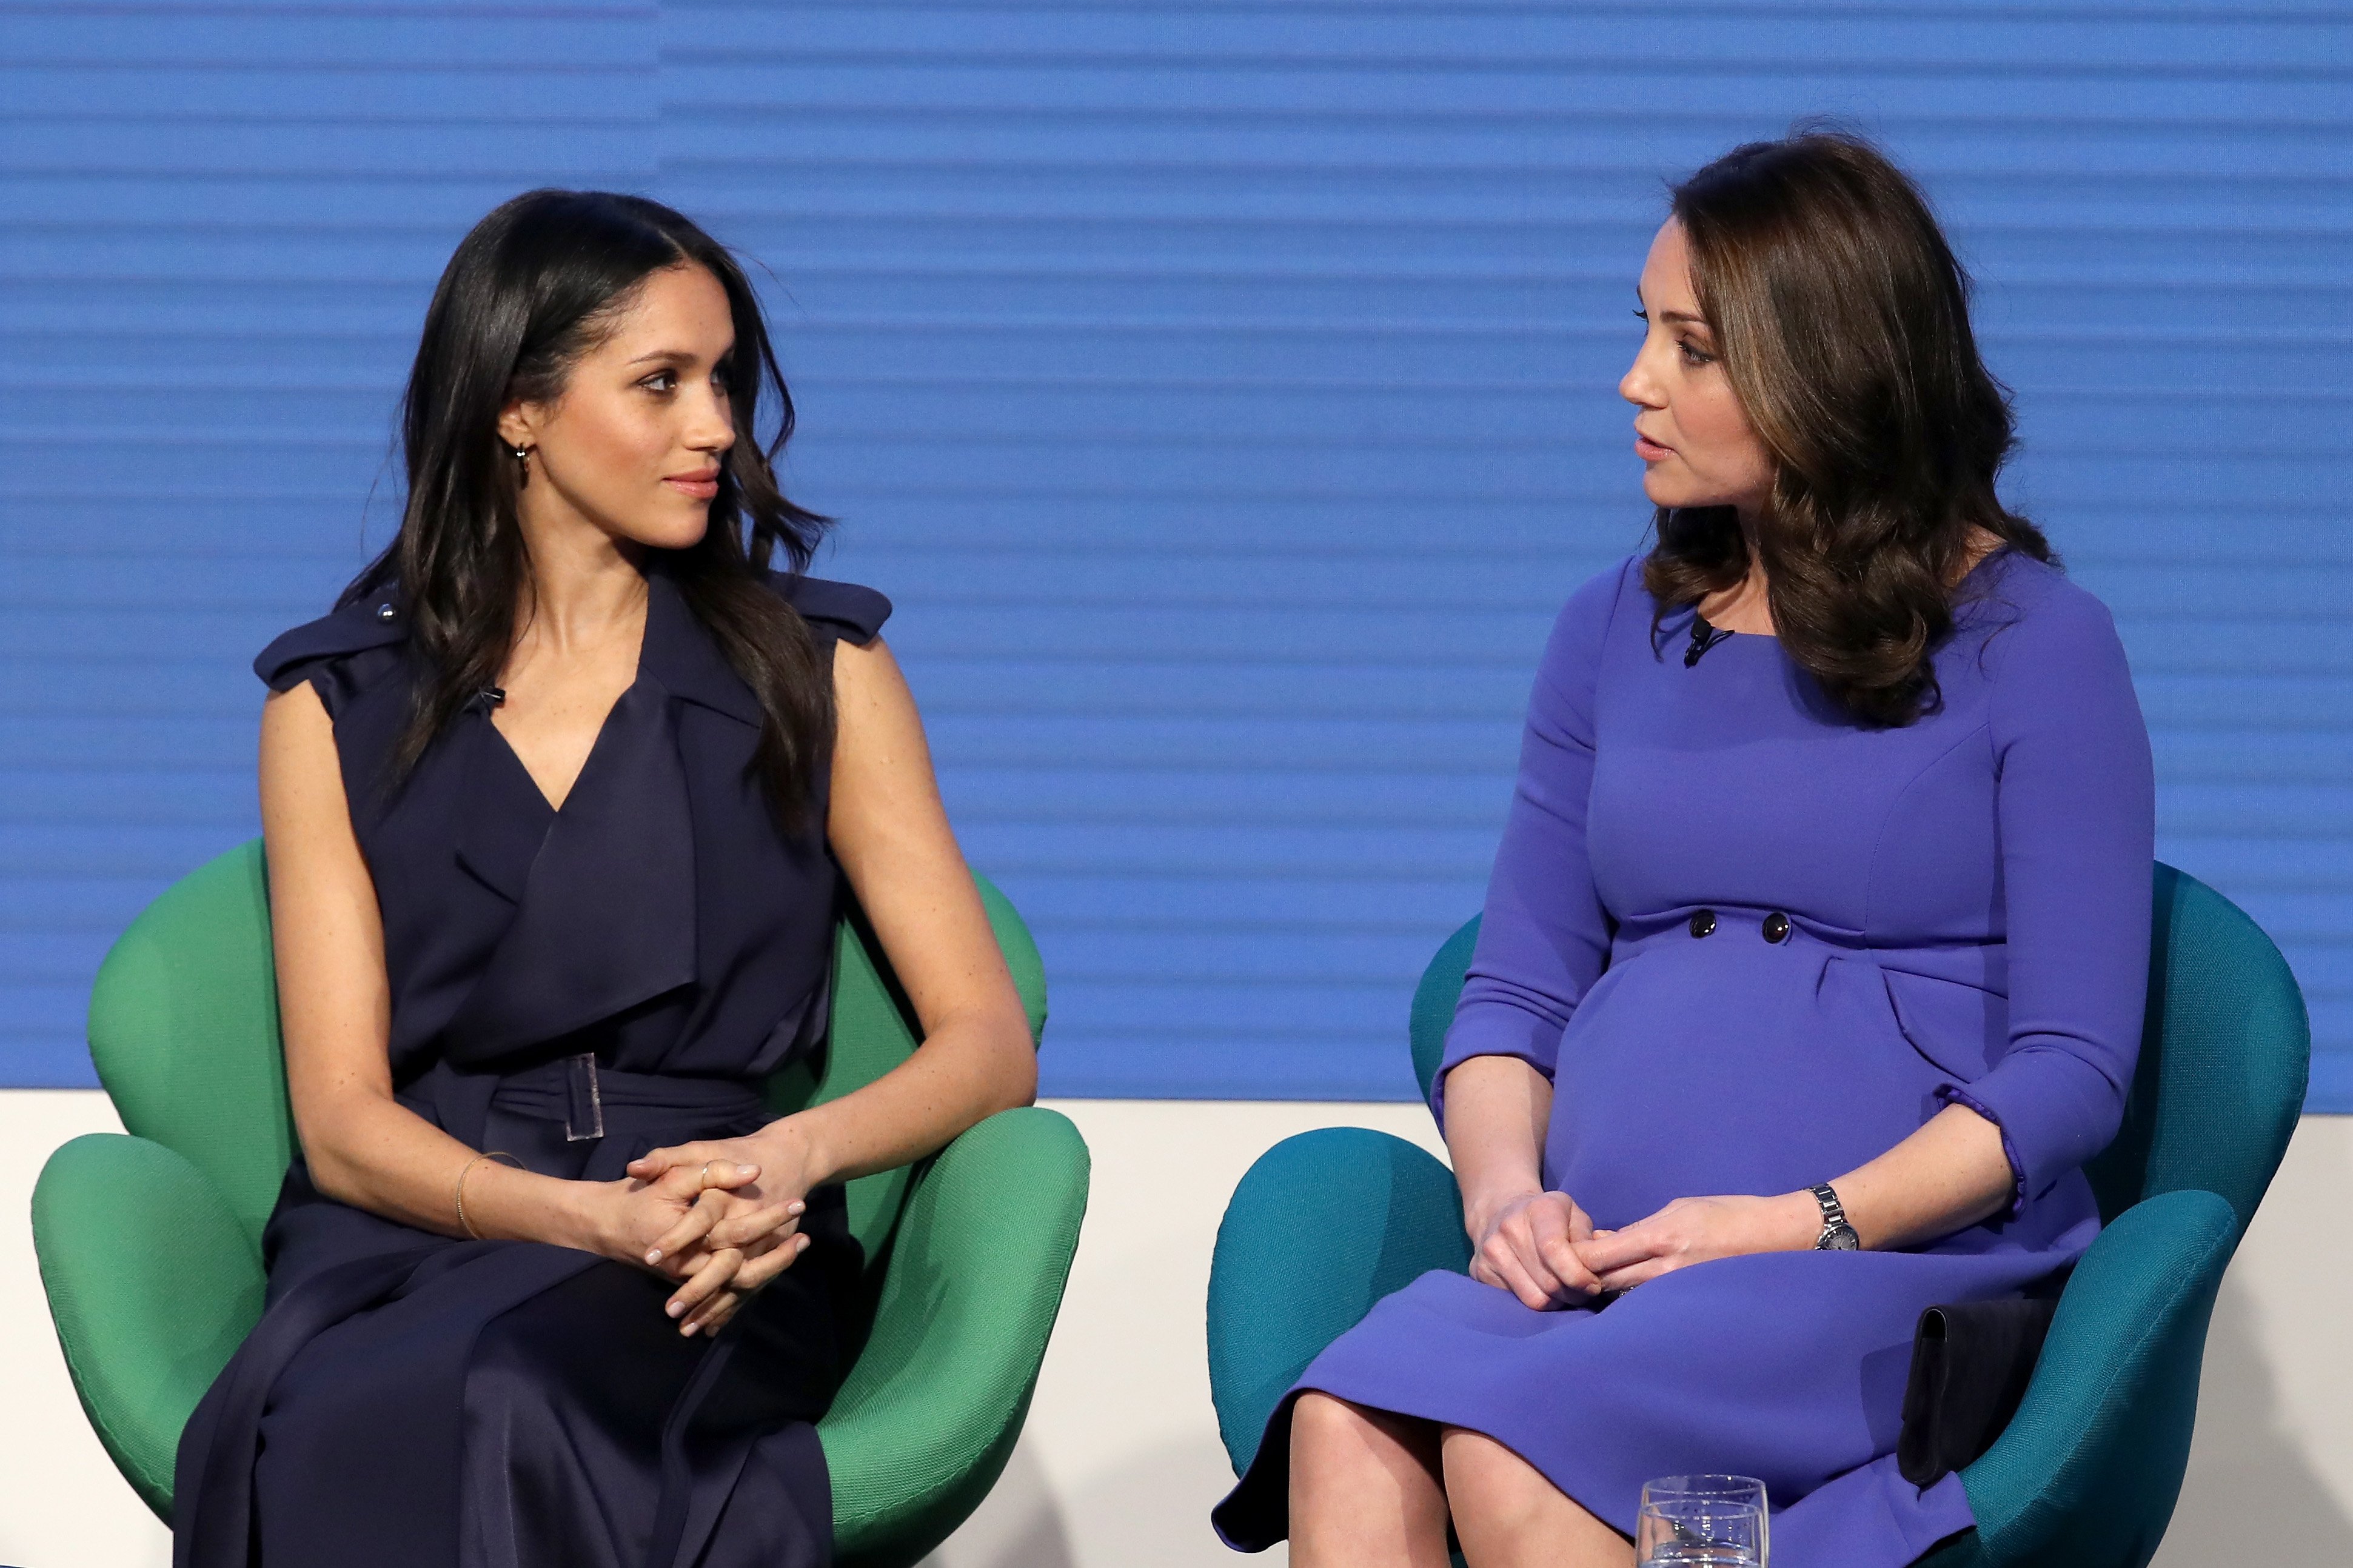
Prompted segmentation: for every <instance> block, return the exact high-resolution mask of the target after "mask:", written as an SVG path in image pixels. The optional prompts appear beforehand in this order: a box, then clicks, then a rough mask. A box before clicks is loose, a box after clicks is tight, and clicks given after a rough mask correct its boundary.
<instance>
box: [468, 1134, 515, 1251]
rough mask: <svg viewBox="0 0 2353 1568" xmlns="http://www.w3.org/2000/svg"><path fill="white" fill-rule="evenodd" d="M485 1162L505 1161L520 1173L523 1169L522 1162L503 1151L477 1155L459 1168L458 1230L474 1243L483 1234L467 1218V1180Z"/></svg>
mask: <svg viewBox="0 0 2353 1568" xmlns="http://www.w3.org/2000/svg"><path fill="white" fill-rule="evenodd" d="M485 1160H504V1161H506V1162H507V1163H509V1164H511V1165H512V1166H513V1167H514V1168H515V1169H516V1170H518V1171H520V1170H522V1161H521V1160H519V1159H517V1158H516V1157H515V1156H514V1155H512V1154H510V1153H508V1152H506V1151H505V1150H503V1149H492V1150H491V1151H490V1152H488V1153H485V1154H477V1155H475V1156H474V1157H473V1158H472V1159H470V1160H469V1161H467V1162H466V1163H465V1164H464V1165H462V1166H460V1167H459V1171H458V1228H459V1230H462V1231H464V1232H465V1233H466V1236H467V1238H468V1239H469V1240H472V1241H480V1240H481V1239H482V1233H481V1232H480V1231H478V1230H476V1229H475V1228H474V1222H473V1221H472V1220H470V1219H468V1218H467V1217H466V1178H467V1177H468V1176H470V1175H472V1174H473V1173H474V1167H475V1166H477V1165H479V1164H480V1163H482V1162H483V1161H485Z"/></svg>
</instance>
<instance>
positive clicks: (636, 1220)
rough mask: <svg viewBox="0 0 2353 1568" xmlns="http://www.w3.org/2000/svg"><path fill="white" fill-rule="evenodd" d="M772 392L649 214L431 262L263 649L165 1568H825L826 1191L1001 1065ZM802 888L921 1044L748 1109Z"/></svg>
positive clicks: (486, 238) (631, 205)
mask: <svg viewBox="0 0 2353 1568" xmlns="http://www.w3.org/2000/svg"><path fill="white" fill-rule="evenodd" d="M771 389H773V391H774V392H775V394H776V396H777V397H778V398H779V400H780V403H781V407H780V409H779V414H778V416H776V418H775V419H774V420H772V421H770V422H767V425H768V428H769V429H771V430H772V431H773V432H774V434H773V437H772V438H771V439H770V440H768V441H767V443H766V444H765V446H764V445H763V443H762V442H761V440H760V439H759V438H758V430H759V428H760V426H761V424H762V422H761V421H759V420H758V419H757V418H756V417H755V416H757V414H758V412H759V404H760V400H761V398H762V397H763V395H764V394H765V393H766V392H768V391H769V390H771ZM783 395H784V387H783V384H782V382H781V381H780V380H779V379H778V378H777V375H776V362H775V359H774V357H773V355H772V354H771V353H770V352H769V348H768V342H767V337H766V334H765V330H764V328H763V326H762V322H761V320H760V312H759V308H758V305H757V303H756V301H755V300H754V297H753V294H752V291H751V289H750V287H749V285H748V284H747V283H746V282H745V280H744V276H743V274H742V272H741V271H740V270H739V269H738V268H737V267H736V265H735V263H734V262H733V259H732V258H729V256H728V255H727V253H726V251H725V250H724V249H723V248H722V247H720V246H718V245H717V244H716V243H714V242H713V241H712V239H711V238H710V237H708V236H707V235H705V234H703V233H702V230H700V229H698V228H697V227H695V226H694V225H692V224H691V223H689V222H688V221H687V220H686V219H685V218H683V217H681V216H679V215H678V214H677V213H675V212H672V211H670V209H669V208H667V207H663V206H659V205H656V204H654V203H652V202H649V201H644V200H640V199H638V198H636V197H630V196H616V195H600V194H596V193H582V192H565V191H538V192H533V193H532V194H530V195H524V196H520V197H517V198H516V199H515V200H513V201H512V202H510V203H508V204H507V205H504V206H502V207H501V208H500V209H499V210H498V211H496V212H494V213H492V214H491V216H489V217H487V218H485V219H483V220H482V222H481V223H480V225H479V226H477V227H476V228H475V229H474V231H473V232H472V233H471V234H470V235H469V236H468V237H467V238H466V240H465V241H464V243H463V244H462V245H460V246H459V248H458V252H457V254H456V256H455V257H453V258H452V259H451V260H450V263H449V266H448V270H447V271H446V272H445V273H444V274H443V275H442V279H441V282H440V286H439V288H438V289H437V290H436V292H435V294H434V298H433V302H432V305H431V306H430V308H429V309H428V310H427V314H426V321H425V331H424V338H423V342H421V343H420V345H419V347H418V350H417V361H416V367H415V370H414V371H413V373H412V374H411V377H410V381H409V386H408V393H407V398H406V405H405V410H404V426H403V437H404V445H405V447H406V459H407V473H408V497H407V510H406V514H405V515H404V517H403V519H402V521H401V526H400V531H399V533H398V534H397V536H396V538H395V539H394V540H393V542H392V543H391V545H390V546H389V547H388V548H387V549H386V550H385V553H384V555H383V556H382V557H381V558H380V559H378V560H377V561H376V562H375V564H374V565H372V566H371V567H369V568H368V570H367V571H366V572H365V573H364V574H362V575H361V577H360V578H359V580H358V581H357V582H356V583H354V584H353V585H352V587H351V588H350V590H349V591H348V592H346V593H345V594H344V595H343V602H342V605H341V606H340V607H339V608H338V609H337V610H336V611H335V612H334V613H333V614H332V615H330V616H326V617H325V618H323V619H322V620H318V621H314V622H312V623H311V624H310V625H308V626H300V627H297V628H296V629H294V630H293V631H290V632H289V633H287V634H286V635H285V636H284V637H280V638H279V639H278V640H277V641H276V642H274V643H272V644H271V645H270V647H269V648H268V649H267V650H265V651H264V652H263V654H262V655H261V657H260V658H259V660H258V661H257V667H256V668H258V670H259V673H260V675H261V677H262V679H264V680H266V681H267V682H268V683H269V686H270V688H271V689H272V690H273V692H274V695H272V696H271V697H270V698H269V700H268V701H267V704H266V706H265V707H264V709H263V713H262V725H261V808H262V823H263V827H264V831H265V833H266V835H267V839H268V846H269V899H270V913H271V924H272V929H273V933H274V940H275V944H276V952H277V964H278V994H279V1012H280V1019H281V1021H282V1024H283V1026H284V1036H285V1046H286V1075H287V1087H288V1089H289V1090H290V1094H291V1097H292V1104H293V1111H294V1120H295V1125H296V1128H297V1130H298V1131H299V1132H300V1134H301V1156H300V1157H299V1158H297V1159H296V1160H295V1161H294V1163H293V1166H292V1169H291V1170H290V1171H289V1173H288V1174H287V1177H286V1184H285V1187H284V1189H283V1191H282V1192H281V1194H280V1198H279V1203H278V1206H277V1210H276V1212H275V1213H274V1214H273V1215H271V1218H270V1221H269V1228H268V1231H267V1233H266V1235H265V1237H264V1244H263V1245H264V1249H265V1254H266V1261H267V1263H268V1265H269V1300H268V1307H267V1310H265V1311H264V1313H263V1315H262V1318H261V1321H260V1322H259V1325H258V1326H257V1327H256V1328H255V1330H254V1331H253V1333H252V1335H251V1336H250V1337H249V1338H248V1340H247V1342H245V1344H244V1345H243V1347H241V1348H240V1349H239V1351H238V1352H237V1355H236V1357H235V1358H234V1359H233V1360H231V1362H230V1363H229V1365H228V1367H227V1370H226V1371H224V1372H223V1373H222V1374H221V1376H220V1378H219V1380H218V1381H217V1382H216V1384H214V1385H213V1387H212V1389H211V1390H210V1391H209V1392H208V1393H207V1394H206V1396H205V1399H204V1401H203V1402H202V1404H201V1405H199V1406H198V1407H197V1410H196V1412H195V1415H194V1417H193V1418H192V1419H191V1420H190V1422H189V1424H188V1426H187V1428H186V1431H185V1434H184V1435H183V1436H182V1438H181V1444H180V1451H179V1464H178V1473H177V1477H176V1486H175V1497H174V1520H173V1531H174V1563H175V1564H177V1565H178V1568H250V1565H253V1564H259V1568H430V1565H434V1564H463V1565H464V1568H542V1565H543V1568H684V1565H686V1564H690V1563H691V1564H696V1565H700V1568H818V1565H820V1564H822V1563H827V1562H829V1561H830V1560H831V1555H832V1552H831V1544H832V1524H833V1520H832V1504H831V1495H830V1488H829V1485H828V1478H827V1474H826V1468H825V1456H824V1453H823V1450H822V1449H821V1448H820V1447H818V1441H817V1435H816V1431H815V1428H814V1426H812V1425H811V1423H812V1422H814V1421H815V1420H816V1418H817V1417H818V1415H821V1414H822V1413H823V1412H824V1410H825V1408H826V1406H827V1405H828V1403H829V1402H830V1400H831V1399H832V1397H833V1394H834V1391H835V1388H836V1386H837V1385H838V1384H839V1380H840V1377H841V1375H842V1374H843V1373H844V1372H845V1371H846V1370H847V1368H846V1356H847V1353H848V1350H847V1346H848V1342H849V1338H850V1331H851V1328H852V1325H853V1323H854V1318H853V1317H852V1316H851V1314H852V1313H853V1311H854V1309H855V1305H856V1301H857V1298H858V1295H859V1291H860V1278H861V1269H860V1256H859V1247H858V1244H857V1243H856V1241H855V1240H854V1239H853V1238H852V1237H851V1235H850V1232H849V1226H848V1224H847V1221H846V1217H845V1209H844V1205H843V1196H842V1187H841V1183H842V1182H843V1181H844V1180H846V1179H847V1178H849V1177H852V1176H856V1175H860V1174H862V1173H868V1172H872V1171H881V1170H886V1169H889V1168H891V1167H892V1166H896V1165H901V1164H904V1163H908V1162H909V1161H911V1160H914V1159H918V1158H921V1157H922V1156H923V1155H925V1154H928V1153H930V1152H933V1151H934V1150H937V1149H938V1148H940V1147H941V1146H942V1145H943V1144H944V1143H946V1142H948V1140H950V1139H951V1138H953V1137H955V1135H956V1134H957V1133H958V1132H960V1131H963V1130H964V1129H965V1128H966V1127H969V1126H971V1125H972V1124H973V1123H975V1122H976V1121H980V1120H981V1119H982V1118H983V1117H985V1116H987V1115H989V1114H990V1113H991V1112H993V1111H995V1110H999V1109H1002V1108H1004V1107H1008V1106H1012V1105H1016V1104H1019V1103H1023V1102H1025V1101H1027V1100H1029V1097H1030V1095H1031V1092H1032V1090H1033V1087H1034V1084H1035V1081H1036V1079H1035V1074H1036V1063H1035V1059H1034V1057H1033V1055H1032V1053H1031V1049H1030V1041H1029V1026H1028V1023H1027V1021H1026V1019H1025V1018H1024V1016H1023V1015H1022V1009H1021V1005H1020V1002H1019V999H1018V996H1017V994H1015V992H1014V989H1013V984H1012V981H1011V979H1010V977H1009V976H1008V973H1007V972H1006V969H1005V965H1004V963H1003V961H1002V959H1001V958H1000V957H999V955H998V952H997V943H996V942H995V940H994V938H993V937H992V936H991V934H990V931H989V927H988V922H987V917H986V915H985V914H984V912H983V910H982V908H981V905H980V901H979V899H978V896H977V894H976V891H975V889H974V886H973V882H972V879H971V877H970V876H969V874H968V873H967V872H966V871H965V867H964V862H963V859H962V858H961V856H960V855H959V854H958V852H957V849H956V845H955V838H954V837H953V836H952V835H951V833H950V832H949V829H948V825H947V821H946V818H945V816H944V814H943V813H942V811H941V808H940V802H939V797H938V795H937V792H936V791H935V790H934V785H933V781H932V773H931V763H930V760H929V756H928V754H927V752H926V751H925V749H924V744H923V730H922V726H921V724H920V722H919V721H918V720H917V717H916V713H915V709H914V704H913V701H912V700H911V699H910V698H909V696H908V692H907V687H906V683H905V682H904V680H903V679H901V677H900V675H899V672H898V669H897V667H896V666H895V665H894V664H893V663H892V658H891V655H890V652H889V650H888V649H887V648H885V647H884V646H883V645H882V643H881V639H880V637H878V635H877V634H878V632H879V630H880V628H881V625H882V621H883V618H884V616H887V615H888V614H889V613H890V605H889V604H888V603H887V602H886V601H885V600H884V599H883V598H882V596H881V595H879V594H875V593H872V592H871V591H870V590H867V589H864V588H857V587H851V586H849V585H847V584H838V583H825V582H820V581H818V580H817V579H814V578H811V577H807V576H805V575H803V574H802V573H801V568H803V567H804V566H806V565H807V562H808V558H809V555H810V552H811V551H812V549H813V548H814V546H815V544H816V542H817V541H818V535H819V531H820V528H821V526H822V524H823V522H824V521H825V520H823V519H821V518H818V517H816V516H814V515H813V514H811V513H809V512H807V511H805V510H801V509H799V508H797V507H795V506H793V505H791V504H790V503H789V502H787V501H786V500H785V498H784V497H783V496H782V495H780V494H779V493H778V492H777V489H776V476H775V473H774V470H773V468H772V466H771V465H772V461H773V459H774V458H775V457H776V453H777V452H778V451H779V450H780V449H781V447H782V446H783V443H784V440H785V437H786V435H788V434H789V432H790V429H791V424H792V411H791V405H790V403H789V401H784V400H783ZM779 547H781V548H782V550H783V551H784V552H785V554H786V557H787V558H788V559H789V562H790V564H791V567H792V570H791V571H790V572H788V573H772V572H770V571H768V570H767V569H766V568H767V563H768V561H769V559H770V557H771V555H772V553H773V552H775V551H776V549H778V548H779ZM844 880H846V882H847V883H848V886H849V889H851V890H853V891H854V892H855V894H856V896H857V899H858V900H859V902H860V904H861V905H862V906H863V907H864V910H865V911H866V914H867V915H868V917H869V918H870V919H871V921H872V923H873V927H874V931H875V933H876V935H877V936H878V937H879V938H880V939H881V944H882V947H883V949H884V951H885V952H887V953H888V954H889V956H890V959H891V962H892V966H893V967H894V968H895V970H896V971H897V973H898V976H899V978H900V980H901V981H902V983H903V984H904V985H905V988H906V992H907V995H908V997H909V999H910V1000H911V1001H912V1002H913V1005H914V1009H915V1012H916V1014H917V1015H918V1016H919V1018H920V1019H921V1021H922V1024H923V1030H924V1039H923V1048H922V1049H920V1050H918V1051H917V1052H916V1053H915V1055H914V1057H913V1059H911V1060H910V1061H908V1062H907V1063H905V1064H904V1065H902V1066H901V1067H900V1068H897V1069H896V1070H895V1071H893V1072H892V1073H890V1074H888V1075H887V1076H885V1077H884V1078H882V1079H880V1080H878V1081H876V1082H875V1083H873V1084H871V1085H869V1086H868V1087H866V1088H864V1089H860V1090H858V1091H857V1092H855V1093H853V1094H850V1095H848V1096H845V1097H843V1098H842V1099H839V1100H834V1101H832V1102H830V1103H828V1104H827V1105H824V1106H822V1107H819V1108H817V1109H814V1110H806V1111H802V1112H800V1113H798V1114H796V1115H791V1116H786V1117H783V1118H781V1119H778V1118H776V1116H775V1115H774V1113H772V1112H771V1111H769V1110H767V1109H766V1108H765V1103H764V1101H763V1098H762V1092H761V1085H762V1083H763V1081H764V1080H765V1079H766V1078H767V1076H768V1075H770V1074H772V1073H774V1072H775V1071H776V1069H777V1068H779V1067H781V1066H784V1065H785V1064H786V1063H788V1062H790V1061H792V1060H794V1059H795V1058H797V1057H802V1056H805V1055H806V1054H807V1053H808V1052H810V1051H812V1050H815V1049H818V1048H821V1046H822V1041H823V1036H824V1030H825V1025H826V1020H827V1016H828V1009H827V981H828V960H829V954H830V951H831V938H832V933H833V930H834V926H835V922H836V921H837V920H838V918H839V898H840V891H841V889H840V886H839V884H840V883H841V882H842V881H844Z"/></svg>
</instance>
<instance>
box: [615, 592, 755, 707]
mask: <svg viewBox="0 0 2353 1568" xmlns="http://www.w3.org/2000/svg"><path fill="white" fill-rule="evenodd" d="M648 677H651V678H652V679H654V680H655V681H657V682H659V684H660V686H661V688H662V689H663V690H665V691H667V692H669V693H670V695H671V696H672V697H676V698H680V699H681V700H685V701H688V702H691V703H694V704H695V705H697V706H698V707H702V708H708V709H710V710H712V711H713V712H715V713H724V714H725V715H727V717H729V718H731V719H735V720H739V721H742V722H744V723H746V724H750V725H752V726H753V727H754V728H757V727H758V726H759V725H761V724H762V723H764V722H765V721H766V718H767V715H766V713H765V711H764V710H762V709H761V707H760V701H759V699H758V698H756V697H754V695H753V694H752V689H751V688H750V687H749V686H747V685H745V684H744V678H743V677H742V676H740V675H738V674H736V673H735V670H734V668H733V666H732V665H730V664H729V663H728V662H727V658H726V656H725V655H724V654H723V653H721V652H720V651H719V644H718V642H717V640H716V639H715V638H713V637H712V635H711V633H710V631H709V630H708V629H707V628H706V627H704V626H703V624H702V622H701V621H700V620H698V619H696V618H695V614H694V610H693V607H692V606H691V605H689V604H688V603H687V600H686V592H685V590H684V589H682V588H681V587H680V586H679V584H678V581H677V578H676V576H675V574H674V570H673V568H672V567H671V566H670V564H669V563H667V562H666V561H665V560H664V559H663V558H662V557H661V556H659V555H657V556H656V557H654V560H653V563H652V564H651V566H650V567H649V569H648V571H647V573H646V637H645V646H644V647H642V648H641V649H640V650H639V652H638V679H640V680H643V679H646V678H648Z"/></svg>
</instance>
